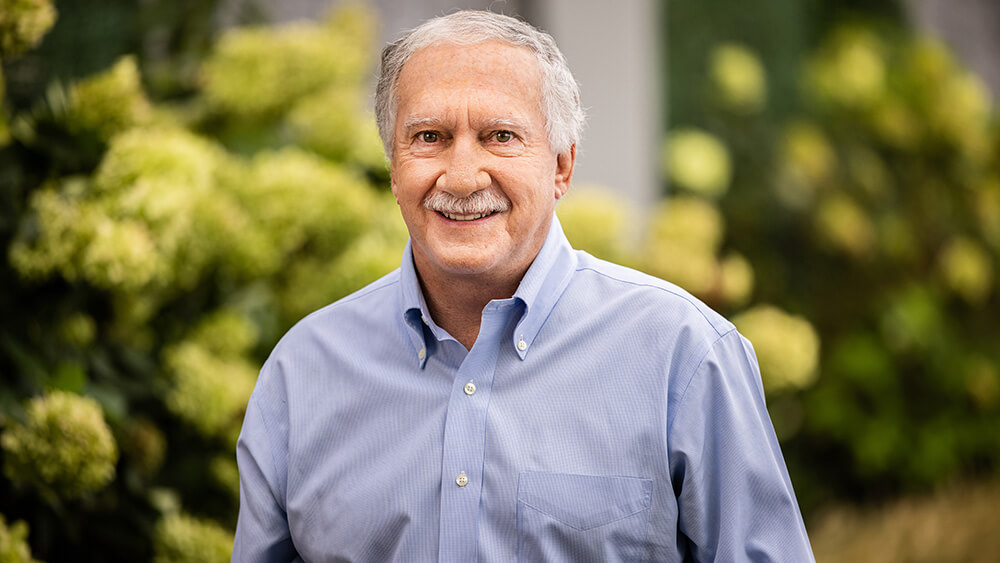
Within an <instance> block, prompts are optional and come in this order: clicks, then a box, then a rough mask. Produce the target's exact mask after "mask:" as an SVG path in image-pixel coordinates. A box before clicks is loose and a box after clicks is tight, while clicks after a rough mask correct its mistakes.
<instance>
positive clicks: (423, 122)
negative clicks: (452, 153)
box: [403, 117, 527, 131]
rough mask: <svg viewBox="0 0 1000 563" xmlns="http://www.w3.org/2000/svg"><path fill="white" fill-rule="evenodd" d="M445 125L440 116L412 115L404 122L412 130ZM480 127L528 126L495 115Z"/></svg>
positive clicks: (512, 127) (405, 126)
mask: <svg viewBox="0 0 1000 563" xmlns="http://www.w3.org/2000/svg"><path fill="white" fill-rule="evenodd" d="M443 125H444V120H443V119H441V118H439V117H411V118H409V119H407V120H406V121H404V122H403V130H404V131H412V130H413V129H420V128H423V127H435V128H439V127H442V126H443ZM479 128H480V129H512V130H515V131H524V130H526V129H527V127H526V126H525V125H524V124H523V123H522V122H520V121H518V120H516V119H508V118H504V117H494V118H492V119H487V120H485V121H483V122H482V123H481V125H480V126H479Z"/></svg>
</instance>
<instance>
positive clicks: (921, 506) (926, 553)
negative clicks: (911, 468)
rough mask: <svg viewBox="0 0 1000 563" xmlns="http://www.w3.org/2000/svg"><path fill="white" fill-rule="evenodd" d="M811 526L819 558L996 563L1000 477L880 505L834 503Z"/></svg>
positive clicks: (832, 561)
mask: <svg viewBox="0 0 1000 563" xmlns="http://www.w3.org/2000/svg"><path fill="white" fill-rule="evenodd" d="M810 528H811V531H810V537H811V540H812V544H813V551H814V552H815V554H816V561H817V562H818V563H867V562H873V563H930V562H935V563H937V562H945V563H996V562H1000V481H993V482H990V483H981V484H974V485H965V486H962V487H955V488H951V489H948V490H946V491H942V492H940V493H938V494H935V495H933V496H929V497H926V498H919V499H903V500H900V501H896V502H894V503H892V504H890V505H887V506H885V507H882V508H879V509H865V510H860V509H857V508H835V509H832V510H830V511H829V512H827V513H826V514H824V515H823V516H822V517H820V518H819V519H818V521H817V523H816V524H815V525H814V526H810Z"/></svg>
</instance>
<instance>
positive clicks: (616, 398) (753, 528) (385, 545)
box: [233, 12, 812, 562]
mask: <svg viewBox="0 0 1000 563" xmlns="http://www.w3.org/2000/svg"><path fill="white" fill-rule="evenodd" d="M376 114H377V119H378V122H379V129H380V132H381V135H382V138H383V142H384V144H385V148H386V151H387V154H388V155H389V157H390V162H391V177H392V191H393V193H394V194H395V196H396V200H397V202H398V203H399V207H400V210H401V212H402V214H403V218H404V220H405V222H406V225H407V227H408V229H409V232H410V243H409V244H408V245H407V247H406V250H405V253H404V256H403V261H402V265H401V267H400V269H399V270H397V271H395V272H392V273H391V274H389V275H387V276H386V277H384V278H382V279H380V280H378V281H376V282H374V283H372V284H371V285H369V286H368V287H366V288H364V289H362V290H360V291H358V292H357V293H355V294H353V295H351V296H349V297H346V298H344V299H342V300H340V301H338V302H336V303H334V304H333V305H330V306H329V307H326V308H325V309H322V310H320V311H318V312H316V313H314V314H313V315H311V316H309V317H308V318H306V319H305V320H303V321H302V322H301V323H299V324H298V325H297V326H296V327H295V328H293V329H292V330H291V331H290V332H289V333H288V334H287V335H286V336H285V337H284V338H283V339H282V341H281V342H280V343H279V344H278V345H277V347H276V348H275V350H274V352H273V353H272V355H271V357H270V358H269V359H268V361H267V363H266V364H265V365H264V368H263V370H262V371H261V375H260V378H259V380H258V382H257V386H256V388H255V390H254V393H253V397H252V398H251V400H250V404H249V405H248V407H247V414H246V420H245V422H244V426H243V432H242V435H241V437H240V441H239V445H238V452H237V453H238V458H239V465H240V476H241V487H240V515H239V524H238V526H237V532H236V544H235V550H234V555H233V559H234V560H235V561H290V560H304V561H434V560H439V561H456V562H468V561H477V560H479V561H513V560H519V561H574V562H575V561H621V560H628V561H685V560H696V561H794V562H801V561H810V560H812V554H811V551H810V547H809V541H808V538H807V536H806V532H805V529H804V527H803V524H802V519H801V516H800V515H799V511H798V507H797V503H796V500H795V496H794V493H793V492H792V487H791V484H790V482H789V479H788V475H787V472H786V470H785V466H784V463H783V461H782V458H781V453H780V451H779V448H778V444H777V441H776V439H775V436H774V432H773V430H772V428H771V424H770V421H769V419H768V415H767V411H766V409H765V406H764V398H763V390H762V388H761V382H760V376H759V373H758V368H757V363H756V359H755V357H754V355H753V351H752V349H751V347H750V344H749V343H748V342H747V341H746V340H744V339H743V338H742V337H741V336H740V335H739V334H737V333H736V331H735V330H734V329H733V326H732V325H731V324H730V323H729V322H727V321H726V320H724V319H723V318H721V317H719V316H718V315H717V314H715V313H714V312H712V311H711V310H710V309H708V308H707V307H706V306H705V305H703V304H701V303H700V302H698V301H697V300H696V299H694V298H693V297H691V296H690V295H688V294H687V293H685V292H684V291H683V290H681V289H679V288H677V287H676V286H673V285H671V284H669V283H667V282H664V281H661V280H658V279H655V278H651V277H649V276H646V275H643V274H641V273H638V272H635V271H632V270H629V269H626V268H623V267H619V266H615V265H613V264H609V263H606V262H602V261H600V260H597V259H595V258H593V257H591V256H589V255H587V254H586V253H583V252H577V251H574V250H573V249H571V248H570V246H569V244H568V243H567V242H566V239H565V238H564V236H563V233H562V230H561V229H560V227H559V224H558V221H556V219H555V218H554V213H553V212H554V208H555V204H556V201H557V200H558V199H559V198H560V197H561V196H562V195H563V194H565V193H566V190H567V189H568V188H569V185H570V180H571V178H572V175H573V165H574V162H575V157H576V142H577V140H578V138H579V135H580V130H581V127H582V123H583V116H582V111H581V108H580V102H579V94H578V90H577V85H576V83H575V81H574V80H573V77H572V75H571V74H570V72H569V70H568V67H567V65H566V62H565V60H564V59H563V57H562V55H561V54H560V53H559V51H558V49H557V48H556V46H555V44H554V43H553V41H552V39H551V37H549V36H548V35H545V34H544V33H541V32H539V31H538V30H536V29H534V28H532V27H531V26H529V25H527V24H524V23H522V22H519V21H517V20H514V19H512V18H508V17H505V16H500V15H496V14H490V13H484V12H458V13H455V14H452V15H449V16H446V17H443V18H438V19H434V20H431V21H429V22H427V23H425V24H424V25H422V26H420V27H419V28H417V29H415V30H413V31H411V32H409V33H407V34H406V35H405V36H404V37H403V38H402V39H400V40H399V41H397V42H395V43H393V44H392V45H389V46H388V47H387V48H386V49H385V51H384V52H383V56H382V68H381V77H380V80H379V84H378V91H377V95H376Z"/></svg>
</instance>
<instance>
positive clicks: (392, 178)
mask: <svg viewBox="0 0 1000 563" xmlns="http://www.w3.org/2000/svg"><path fill="white" fill-rule="evenodd" d="M389 189H391V190H392V196H393V197H394V198H396V205H399V194H398V193H397V192H396V164H395V162H393V161H389Z"/></svg>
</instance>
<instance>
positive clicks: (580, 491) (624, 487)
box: [517, 471, 653, 561]
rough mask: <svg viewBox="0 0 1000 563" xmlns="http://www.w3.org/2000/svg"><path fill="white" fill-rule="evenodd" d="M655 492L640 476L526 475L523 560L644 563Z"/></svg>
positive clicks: (520, 507)
mask: <svg viewBox="0 0 1000 563" xmlns="http://www.w3.org/2000/svg"><path fill="white" fill-rule="evenodd" d="M652 493H653V480H652V479H642V478H639V477H621V476H617V475H575V474H570V473H543V472H535V471H529V472H524V473H521V474H520V476H519V477H518V481H517V553H518V561H634V560H640V559H642V554H643V553H644V551H645V549H644V544H645V540H646V523H647V521H648V519H649V508H650V503H651V499H652Z"/></svg>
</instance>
